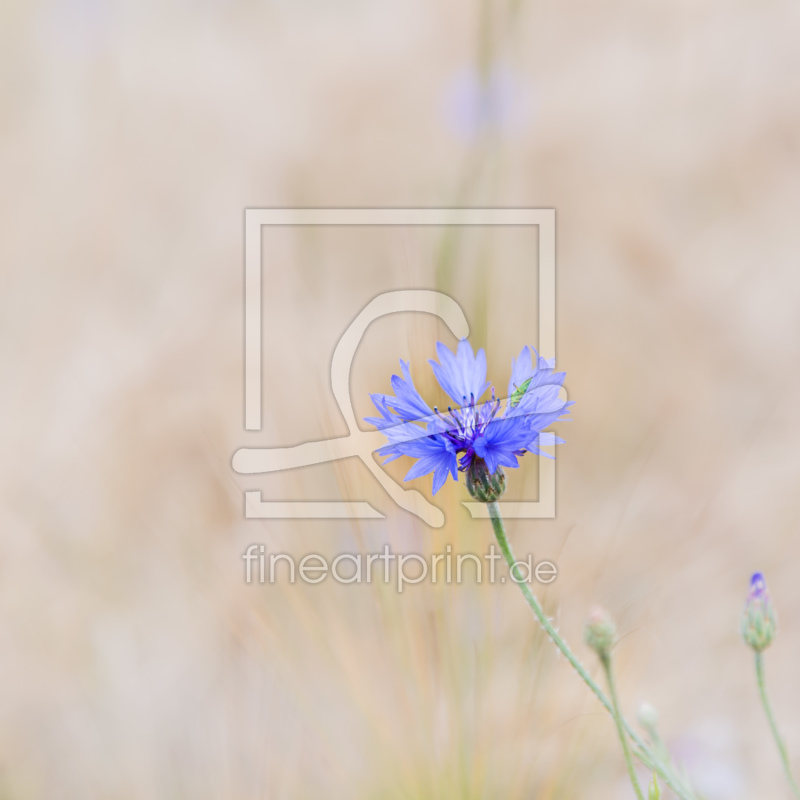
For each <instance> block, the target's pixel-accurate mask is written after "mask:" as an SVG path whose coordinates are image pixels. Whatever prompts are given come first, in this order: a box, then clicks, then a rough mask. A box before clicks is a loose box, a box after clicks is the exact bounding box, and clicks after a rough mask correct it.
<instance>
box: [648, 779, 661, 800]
mask: <svg viewBox="0 0 800 800" xmlns="http://www.w3.org/2000/svg"><path fill="white" fill-rule="evenodd" d="M647 800H661V789H659V788H658V780H657V779H656V774H655V772H654V773H653V782H652V783H651V784H650V786H649V787H648V789H647Z"/></svg>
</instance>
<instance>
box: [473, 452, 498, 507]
mask: <svg viewBox="0 0 800 800" xmlns="http://www.w3.org/2000/svg"><path fill="white" fill-rule="evenodd" d="M505 490H506V474H505V472H503V468H502V467H501V466H498V467H497V469H496V470H495V472H494V474H492V473H491V472H489V467H488V466H487V464H486V462H485V461H484V460H483V459H482V458H478V456H473V457H472V461H471V462H470V464H469V466H468V467H467V491H468V492H469V493H470V494H471V495H472V496H473V497H474V498H475V499H476V500H477V501H478V502H480V503H494V502H495V500H499V499H500V498H501V497H502V496H503V493H504V492H505Z"/></svg>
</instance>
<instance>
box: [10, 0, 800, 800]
mask: <svg viewBox="0 0 800 800" xmlns="http://www.w3.org/2000/svg"><path fill="white" fill-rule="evenodd" d="M798 40H800V5H798V4H797V3H796V2H789V1H788V0H764V1H763V2H755V0H727V1H726V2H721V1H720V0H692V2H688V0H678V2H666V0H653V2H648V3H641V2H635V1H634V0H599V2H589V0H567V2H561V3H557V2H552V0H505V2H500V0H497V1H496V2H495V0H460V2H455V0H432V1H429V2H423V0H405V2H389V0H372V1H371V2H368V0H340V1H339V2H327V3H324V2H320V0H294V1H293V2H288V1H286V0H261V2H256V0H197V2H194V3H190V2H187V1H186V0H166V2H163V3H148V2H144V3H136V2H132V1H131V0H106V1H105V2H103V0H41V2H36V0H3V2H2V4H0V109H2V110H1V111H0V211H1V213H2V217H1V219H2V225H1V226H0V230H2V234H1V235H0V265H1V269H2V272H0V280H2V292H0V304H1V305H0V307H1V308H2V311H1V312H0V325H1V326H2V328H1V333H0V364H2V376H3V378H2V387H1V388H0V407H1V408H2V414H0V426H2V437H0V441H2V449H0V475H1V476H2V504H0V797H1V798H3V799H4V800H6V799H7V800H88V799H89V798H97V799H98V800H106V799H107V800H183V799H184V798H185V800H257V799H258V800H283V799H285V800H306V799H309V800H310V798H331V800H333V799H336V800H338V799H339V798H341V799H342V800H353V799H354V798H358V799H359V800H361V798H363V799H364V800H451V799H452V800H478V799H479V798H487V799H488V798H491V800H523V799H524V800H626V799H630V798H634V797H635V794H634V790H633V789H632V787H631V784H630V782H629V780H628V777H627V775H626V769H625V762H624V759H623V754H622V751H621V749H620V743H619V741H618V740H617V737H616V733H615V728H614V723H613V721H612V719H611V717H610V716H609V715H608V714H606V713H605V711H604V710H603V709H602V707H601V706H600V704H599V703H598V701H597V700H596V699H595V698H594V697H593V696H592V695H591V693H590V692H589V690H588V689H587V687H586V686H585V685H584V684H583V683H582V682H581V680H580V679H578V678H577V677H576V675H575V674H574V673H573V672H572V670H571V668H570V666H569V664H568V663H567V662H566V660H565V659H564V658H563V657H561V656H560V655H559V654H557V652H556V651H555V649H554V648H553V647H552V645H551V643H550V642H549V641H548V637H547V636H545V635H544V634H543V633H542V632H541V630H540V629H539V628H538V626H537V624H536V620H535V619H534V617H533V615H532V614H531V611H530V609H529V608H528V607H527V606H526V604H525V602H524V600H523V597H522V595H521V593H520V591H519V590H518V588H517V587H516V586H514V585H513V584H512V583H511V582H510V581H506V582H500V581H497V582H493V583H490V582H487V581H485V580H481V581H478V580H477V574H476V572H475V571H473V569H472V565H471V564H470V565H468V566H467V567H466V568H465V575H464V577H463V580H462V581H461V582H460V583H459V582H456V581H451V582H449V583H448V582H446V581H441V580H440V581H436V582H433V581H432V580H430V579H429V578H428V579H425V580H421V581H419V582H416V583H411V584H410V585H406V586H405V587H404V588H403V591H402V592H400V591H398V587H397V584H396V582H395V581H394V580H390V581H389V582H384V581H383V580H373V581H372V582H370V583H366V582H363V583H355V582H354V583H344V582H339V581H336V580H333V579H331V578H330V576H329V578H328V579H326V580H323V581H321V582H319V583H313V584H312V583H309V582H303V581H300V580H297V581H295V582H294V583H291V582H290V581H289V579H288V577H287V575H288V572H287V571H284V570H285V569H288V568H287V564H286V563H285V562H284V563H282V564H281V565H280V568H279V570H278V575H279V579H278V580H275V581H274V582H269V581H267V582H265V583H263V584H262V583H260V582H259V581H256V580H254V581H251V582H250V583H249V584H248V583H247V582H246V579H245V561H244V560H243V557H242V556H243V554H245V552H246V550H247V548H248V547H250V546H251V545H253V544H255V545H256V546H257V548H258V547H260V546H261V545H264V548H265V552H266V553H270V554H273V553H283V554H287V555H290V556H292V557H293V558H296V559H297V560H299V559H301V558H302V557H303V556H305V555H307V554H311V553H315V554H320V555H322V556H324V557H325V558H326V559H328V560H332V559H333V558H335V557H337V555H341V554H350V555H351V556H353V557H355V556H356V555H358V554H362V555H366V554H370V553H376V552H378V551H380V550H381V549H382V548H384V546H386V545H388V546H389V547H390V548H391V550H392V551H393V552H394V553H396V554H417V555H419V556H421V557H423V558H429V557H430V556H431V555H432V554H437V553H438V554H441V553H445V552H450V553H453V554H464V553H473V554H477V555H478V557H479V558H481V557H482V556H483V554H485V553H486V552H487V551H488V548H489V547H490V545H491V543H492V541H493V539H492V528H491V526H490V524H489V521H488V520H486V519H472V518H471V517H470V515H469V513H468V512H467V511H466V510H465V508H464V506H463V505H462V502H463V501H467V500H469V499H470V498H469V496H468V495H467V492H466V489H465V486H464V480H463V476H462V478H461V480H459V482H458V483H453V482H452V481H448V483H447V484H446V485H445V486H444V488H443V489H442V490H441V491H440V492H439V493H437V494H436V496H435V498H434V497H432V494H431V478H430V476H428V477H425V478H419V479H417V480H414V481H412V482H411V483H410V484H408V486H407V487H405V488H413V489H416V490H417V491H419V492H421V493H422V494H423V495H424V497H425V498H427V499H428V500H429V501H431V502H433V504H434V505H435V506H436V507H438V508H439V509H440V510H441V511H442V512H443V513H444V515H445V518H446V521H445V524H444V525H443V526H441V527H431V526H429V525H427V524H426V523H425V522H423V521H422V520H421V519H419V518H418V517H416V516H415V515H414V514H412V513H409V512H408V511H405V510H402V509H400V508H398V507H397V505H396V504H395V503H394V502H393V500H392V499H391V498H390V496H389V495H388V494H387V492H386V491H385V490H384V488H382V486H381V485H380V483H379V482H378V481H377V480H376V479H375V476H373V475H372V474H370V471H369V470H368V469H367V467H366V466H365V464H364V463H363V462H362V461H360V460H359V459H358V458H346V459H341V460H336V461H330V462H326V463H321V464H313V465H309V466H306V467H301V468H294V469H291V470H285V471H279V472H275V473H271V474H264V475H261V474H254V475H243V474H240V473H238V472H236V471H235V470H234V469H233V467H232V459H233V456H234V453H235V452H236V451H237V450H239V448H277V447H290V446H293V445H298V444H301V443H305V442H315V441H324V440H327V439H330V438H335V437H342V436H345V435H346V434H347V433H348V427H347V425H346V424H345V420H344V418H343V417H342V413H341V411H340V410H339V407H338V405H337V402H336V399H335V398H334V395H333V392H332V387H331V374H330V372H331V358H332V355H333V352H334V348H335V346H336V344H337V342H338V340H339V338H340V337H341V336H342V334H343V333H344V332H345V330H346V329H347V328H348V326H349V325H350V324H351V323H352V322H353V320H354V319H355V318H356V316H357V315H358V314H359V312H360V311H361V310H362V309H363V308H364V307H365V306H366V305H367V304H368V303H369V302H370V301H371V300H372V299H373V298H375V297H377V296H379V295H381V294H382V293H385V292H389V291H397V290H407V289H415V290H431V291H438V292H441V293H443V294H446V295H448V296H449V297H451V298H453V299H454V300H455V301H456V302H457V303H458V304H459V306H460V308H461V309H463V311H464V313H465V315H466V318H467V319H468V321H469V325H470V341H471V342H472V343H473V344H474V345H475V347H476V348H477V347H483V348H485V352H486V355H487V360H488V379H489V380H490V381H491V382H492V383H493V385H494V386H495V387H497V390H498V396H501V397H504V396H505V390H506V383H507V381H508V375H509V368H510V365H511V360H512V358H513V357H515V356H516V355H518V353H519V351H520V349H521V348H522V346H523V345H526V344H527V345H532V346H537V345H538V342H537V337H538V331H539V327H538V326H539V321H540V320H539V304H538V303H539V288H538V287H539V284H538V278H537V275H538V274H539V273H538V271H537V270H538V266H540V265H539V264H538V261H537V252H538V250H537V248H538V246H539V244H540V241H539V238H537V237H538V236H540V235H541V233H540V232H539V233H537V229H536V228H531V227H525V226H517V225H507V226H494V227H493V226H490V225H481V224H477V225H473V226H460V227H459V226H447V225H444V226H443V225H433V226H427V227H426V226H416V225H377V226H359V225H353V226H325V225H323V226H306V227H294V226H283V227H279V228H273V229H269V230H264V231H262V237H261V239H260V242H261V247H262V271H263V285H262V295H261V297H262V306H263V308H262V311H263V322H262V330H261V342H262V348H263V349H262V355H261V363H262V369H263V379H262V399H261V406H260V408H261V410H262V424H261V429H260V430H258V431H254V430H246V429H245V419H244V406H245V384H244V370H245V355H244V330H245V329H244V324H245V323H244V309H245V304H244V277H245V266H244V265H245V236H244V232H245V227H244V220H245V209H247V208H267V209H276V208H351V209H353V208H354V209H367V210H369V209H391V208H400V209H416V208H451V209H452V208H478V209H520V208H534V209H555V213H556V216H555V219H556V293H555V313H556V351H555V353H546V354H545V355H547V356H548V357H550V356H552V355H555V356H556V357H557V366H558V368H559V369H561V370H564V371H565V372H566V380H565V383H564V386H565V388H566V391H567V393H568V396H569V399H570V400H572V401H574V403H575V405H574V406H573V407H572V409H571V415H570V416H571V421H568V422H567V421H563V422H557V423H556V424H555V425H554V427H553V428H552V430H555V431H556V432H557V433H558V435H559V436H561V437H563V438H564V439H565V440H566V443H565V444H563V445H560V446H559V447H558V448H557V458H556V513H555V516H554V517H552V518H542V519H509V520H508V521H507V529H508V534H509V538H510V540H511V542H512V545H513V547H514V550H515V551H516V553H517V554H518V556H520V557H527V556H528V555H531V556H532V557H533V559H534V560H535V562H539V561H542V560H547V561H550V562H552V563H553V564H555V565H556V566H557V569H558V576H557V579H556V580H554V581H552V582H551V583H547V584H544V583H542V584H539V585H537V584H535V583H534V584H533V586H532V588H533V590H534V591H535V593H536V594H537V596H538V597H539V599H540V600H541V601H542V603H543V605H544V608H545V610H546V612H547V613H548V614H549V615H550V616H551V617H552V618H553V619H554V621H555V624H556V625H557V627H558V630H559V632H560V634H561V635H563V636H564V637H565V638H566V639H567V640H568V641H569V642H570V644H571V646H572V647H573V649H574V651H575V652H576V653H577V655H578V656H579V657H580V659H581V661H582V662H583V663H584V664H585V665H586V667H587V668H588V669H589V670H590V671H591V672H592V674H593V675H594V676H595V678H596V679H597V680H598V681H600V682H602V679H603V675H602V671H601V669H600V666H599V664H598V661H597V658H596V657H595V656H594V654H593V653H592V652H591V650H590V649H589V648H588V647H587V646H586V645H585V644H584V642H583V626H584V621H585V619H586V617H587V615H588V613H589V609H590V608H591V607H592V606H593V605H594V604H595V603H599V604H601V605H602V606H604V607H605V608H607V609H608V610H609V611H610V613H611V614H612V615H613V616H614V618H615V619H616V623H617V643H616V645H615V647H614V650H613V654H614V664H615V669H616V674H617V680H618V685H619V695H620V703H621V706H622V710H623V712H624V713H625V715H626V716H627V717H628V719H629V720H631V722H632V724H633V725H636V722H635V719H636V709H637V707H638V706H639V704H640V703H641V702H642V701H648V702H650V703H652V704H653V705H654V706H655V707H656V708H657V709H658V710H659V714H660V730H661V734H662V736H663V739H664V741H665V742H666V745H667V746H668V748H669V749H670V751H671V752H672V753H673V754H674V756H675V758H676V759H677V760H678V761H680V763H682V764H683V765H685V767H686V769H687V771H688V773H689V774H690V776H691V778H692V781H693V783H694V785H695V788H696V790H697V792H698V795H699V796H702V797H703V798H706V800H745V798H747V800H753V799H754V798H755V800H773V798H775V799H777V798H783V797H786V798H788V797H790V796H791V794H790V789H789V787H788V785H787V784H786V783H785V782H784V778H783V775H782V773H781V763H780V759H779V756H778V751H777V750H776V748H775V745H774V742H773V741H772V740H771V738H770V731H769V728H768V725H767V721H766V719H765V718H764V713H763V711H762V709H761V707H760V705H759V697H758V690H757V687H756V682H755V677H754V670H753V656H752V653H751V652H750V651H749V650H748V648H747V647H746V645H745V644H744V643H743V642H742V640H741V637H740V634H739V620H740V616H741V613H742V605H743V603H744V600H745V597H746V596H747V590H748V581H749V579H750V575H751V573H753V572H755V571H756V570H761V571H763V573H764V574H765V575H766V578H767V581H768V583H769V589H770V593H771V596H772V599H773V601H774V603H775V604H776V606H777V609H778V614H779V619H780V632H779V635H778V636H777V638H776V640H775V642H774V644H773V645H772V647H771V648H770V649H769V650H768V651H767V652H766V653H765V663H766V668H767V673H768V683H769V691H770V695H771V697H772V701H773V705H774V707H775V712H776V716H777V718H778V724H779V727H780V729H781V732H782V734H783V736H784V738H785V741H786V745H787V748H788V751H789V755H790V758H791V760H792V762H793V764H794V765H796V769H800V683H799V682H798V679H797V675H798V670H797V664H798V663H799V662H800V581H799V580H798V557H800V540H799V539H798V512H800V492H798V479H799V478H800V446H799V445H800V415H798V413H797V410H798V407H799V406H800V371H798V364H800V268H799V262H798V258H799V257H800V225H798V222H797V213H798V209H799V208H800V102H798V101H799V100H800V48H799V47H798V46H797V42H798ZM439 340H441V341H443V342H444V343H445V344H447V345H448V346H449V347H454V346H455V344H456V338H455V337H454V335H453V334H452V332H450V331H449V330H448V329H447V326H446V325H444V324H443V323H442V322H441V321H440V320H437V319H436V318H435V317H434V316H431V315H430V314H419V313H411V312H409V313H398V314H392V315H390V316H386V317H383V318H381V319H380V320H377V321H375V322H374V323H373V324H372V325H371V326H370V327H369V329H368V330H367V332H366V333H365V334H364V336H363V339H362V340H361V343H360V345H359V347H358V349H357V351H356V353H355V357H354V360H353V362H352V370H351V374H350V380H349V391H350V397H351V399H352V405H353V409H354V413H355V415H356V417H357V419H358V420H360V422H359V427H360V428H361V429H362V430H364V431H366V430H369V426H368V425H367V424H366V423H364V422H363V421H361V420H363V418H364V417H367V416H371V415H374V413H375V411H374V409H373V407H372V404H371V403H370V397H369V395H370V394H371V393H390V392H391V391H392V387H391V385H390V379H391V376H392V375H393V374H399V369H400V367H399V361H400V360H401V359H403V360H407V361H409V362H410V364H411V373H412V375H413V377H414V380H415V382H416V385H417V388H418V389H419V390H420V391H421V392H422V393H423V394H424V395H426V396H427V397H430V398H432V402H433V401H434V400H435V401H438V402H439V403H442V400H443V397H444V395H443V394H442V395H441V396H440V395H437V392H438V391H439V390H438V388H437V385H436V383H435V381H434V376H433V373H432V371H431V368H430V367H429V366H428V364H427V361H428V359H431V358H434V357H435V355H436V349H435V346H436V342H437V341H439ZM411 464H412V461H411V459H410V458H409V457H403V458H402V459H399V460H397V461H395V462H393V463H391V464H389V465H387V466H386V468H385V472H386V473H387V474H388V475H389V476H390V478H391V479H392V480H393V481H395V482H397V483H399V484H402V483H403V477H404V475H405V473H406V472H407V471H408V469H409V468H410V466H411ZM521 464H522V466H521V467H520V468H519V469H517V470H509V471H508V473H509V474H508V489H507V496H508V497H509V498H510V499H511V500H513V501H520V500H524V499H533V500H536V498H537V486H539V477H540V476H539V466H538V461H537V459H536V458H535V457H533V456H527V457H526V458H525V459H523V460H522V461H521ZM246 491H248V492H260V493H261V496H262V497H263V499H264V500H271V501H313V502H333V501H343V500H345V501H358V502H367V503H369V504H370V505H371V506H372V507H374V508H375V509H377V510H378V511H379V512H380V513H381V514H382V515H383V518H382V519H345V518H340V519H294V518H290V519H257V518H248V517H246V516H245V492H246ZM448 548H449V550H448ZM254 568H257V567H255V566H254ZM347 569H349V568H348V567H345V568H343V571H347ZM409 572H414V574H416V571H415V568H414V567H413V566H412V567H409ZM639 776H640V780H641V781H642V782H643V783H645V782H647V781H648V780H649V774H648V772H647V771H646V770H644V769H640V772H639ZM662 796H663V797H665V798H667V797H669V798H671V797H673V795H672V794H670V793H669V791H668V790H665V791H664V793H663V795H662Z"/></svg>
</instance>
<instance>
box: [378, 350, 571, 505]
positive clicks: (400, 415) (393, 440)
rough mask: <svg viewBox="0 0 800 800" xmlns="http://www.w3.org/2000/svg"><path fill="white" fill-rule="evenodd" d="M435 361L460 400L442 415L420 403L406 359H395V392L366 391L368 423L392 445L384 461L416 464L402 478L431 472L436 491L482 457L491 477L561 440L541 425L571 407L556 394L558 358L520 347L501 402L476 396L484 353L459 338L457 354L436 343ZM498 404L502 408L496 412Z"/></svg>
mask: <svg viewBox="0 0 800 800" xmlns="http://www.w3.org/2000/svg"><path fill="white" fill-rule="evenodd" d="M436 352H437V354H438V356H439V362H438V363H437V362H435V361H431V362H430V364H431V366H432V367H433V373H434V375H435V376H436V380H437V381H438V382H439V385H440V386H441V387H442V389H444V391H445V392H447V394H448V395H449V396H450V397H451V398H452V399H453V400H454V401H455V403H457V404H459V405H458V406H457V407H448V409H447V413H442V412H440V411H439V409H438V408H436V407H435V406H434V408H433V409H431V407H430V406H429V405H428V404H427V403H426V402H425V400H424V399H423V398H422V396H421V395H420V394H419V392H418V391H417V389H416V387H415V386H414V382H413V380H412V379H411V372H410V370H409V366H408V363H407V362H405V361H401V362H400V368H401V371H402V373H403V377H402V378H401V377H399V376H397V375H393V376H392V389H393V390H394V395H384V394H373V395H370V397H371V399H372V402H373V403H374V404H375V408H377V409H378V412H379V414H380V416H378V417H368V418H367V419H366V420H365V422H368V423H369V424H370V425H374V426H375V427H376V428H377V429H378V430H380V431H382V432H383V433H384V435H385V436H386V438H387V439H388V440H389V443H388V444H387V445H385V446H384V447H382V448H381V449H380V450H378V454H379V455H382V456H386V461H385V462H384V463H388V462H390V461H393V460H394V459H396V458H399V457H400V456H411V457H412V458H416V459H417V462H416V464H414V466H413V467H412V468H411V469H410V470H409V472H408V474H407V475H406V477H405V480H407V481H409V480H412V479H414V478H419V477H421V476H422V475H427V474H428V473H431V472H432V473H433V493H434V494H436V492H438V491H439V489H441V488H442V486H443V485H444V482H445V481H446V480H447V476H448V474H449V475H452V477H453V479H454V480H458V470H460V471H462V472H463V471H464V470H466V469H468V468H469V466H470V465H471V464H472V462H473V460H475V459H481V460H482V461H484V462H485V464H486V467H487V468H488V470H489V472H490V474H492V475H494V474H495V472H497V470H498V468H499V467H517V466H519V464H518V462H517V457H518V456H522V455H524V454H525V453H526V452H532V453H536V454H541V455H545V456H547V457H548V458H552V456H550V455H549V454H548V453H544V452H542V451H541V450H540V448H541V447H543V446H547V445H554V444H561V443H562V442H563V439H559V438H558V437H557V436H555V435H554V434H552V433H545V432H544V429H545V428H547V427H548V426H549V425H551V424H552V423H553V422H555V421H556V420H557V419H560V418H561V417H562V416H563V415H564V414H565V413H569V412H568V411H567V409H568V407H569V406H571V405H572V403H571V402H566V401H564V400H562V399H561V398H560V396H559V393H560V389H561V386H562V384H563V382H564V373H563V372H554V368H555V360H554V359H553V360H552V361H548V360H546V359H544V358H540V357H539V356H538V354H537V353H536V351H535V350H532V349H531V348H529V347H524V348H523V349H522V352H521V353H520V355H519V358H517V359H516V360H514V361H513V362H512V365H511V380H510V381H509V384H508V398H507V399H506V401H505V404H503V402H502V401H501V400H499V399H497V398H496V397H495V392H494V388H493V387H492V389H491V399H487V400H485V401H482V400H481V397H482V396H483V395H484V394H485V392H486V391H487V389H489V383H488V381H487V380H486V354H485V353H484V352H483V350H478V353H477V355H476V354H475V353H473V350H472V347H471V346H470V344H469V342H468V341H467V340H466V339H462V340H461V341H460V342H459V344H458V348H457V350H456V352H455V353H452V352H451V351H450V350H449V349H448V348H447V347H445V345H443V344H442V343H441V342H439V343H438V344H437V345H436ZM501 408H503V411H502V413H500V410H501Z"/></svg>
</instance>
